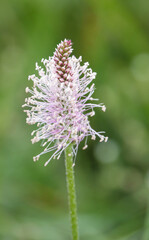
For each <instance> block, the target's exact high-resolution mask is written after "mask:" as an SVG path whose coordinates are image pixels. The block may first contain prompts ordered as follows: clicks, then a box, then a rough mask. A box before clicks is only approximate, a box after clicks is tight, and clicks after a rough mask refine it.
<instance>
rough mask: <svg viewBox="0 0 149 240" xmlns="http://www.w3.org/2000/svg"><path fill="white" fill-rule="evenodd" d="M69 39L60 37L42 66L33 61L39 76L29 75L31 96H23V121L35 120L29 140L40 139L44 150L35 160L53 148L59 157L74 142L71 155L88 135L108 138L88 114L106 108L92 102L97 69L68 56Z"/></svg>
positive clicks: (70, 44)
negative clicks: (58, 42) (24, 115)
mask: <svg viewBox="0 0 149 240" xmlns="http://www.w3.org/2000/svg"><path fill="white" fill-rule="evenodd" d="M72 50H73V49H72V43H71V40H66V39H65V40H64V41H61V43H60V44H58V45H57V48H56V49H55V52H54V55H53V57H49V59H48V60H47V59H42V60H41V62H42V63H43V65H44V68H42V67H40V66H38V64H37V63H36V70H37V71H38V74H39V76H38V77H37V76H35V74H33V75H30V76H29V77H28V79H29V80H30V79H31V80H32V81H33V87H32V89H29V88H28V87H27V88H26V92H27V93H28V92H29V93H30V94H31V96H30V97H28V98H26V99H25V102H26V103H25V104H24V105H23V107H27V108H28V109H27V110H24V111H25V112H26V113H27V119H26V122H27V123H28V124H37V127H38V128H37V130H35V131H33V132H32V133H31V135H34V137H33V139H32V140H31V141H32V143H35V142H38V141H40V140H42V146H44V147H45V148H44V150H43V152H41V153H39V154H38V155H37V156H36V157H34V158H33V159H34V161H36V160H38V159H39V157H40V156H41V155H42V154H44V153H47V152H51V151H54V153H53V155H52V156H51V157H50V158H49V159H48V161H47V162H46V163H45V166H46V165H47V164H48V163H49V161H50V160H51V159H52V158H57V159H59V158H60V156H61V154H62V152H63V151H64V150H65V149H66V148H67V147H68V145H70V144H71V143H73V153H72V154H73V155H76V153H77V149H78V145H79V143H80V142H81V141H82V140H83V139H85V145H84V147H83V149H86V148H87V138H88V136H91V139H92V140H95V138H96V136H97V137H99V138H100V142H102V141H107V137H104V136H103V133H104V132H96V131H95V130H93V129H92V128H91V126H90V121H89V117H92V116H94V115H95V112H94V108H95V107H100V108H101V109H102V110H103V111H105V110H106V107H105V105H103V104H96V103H91V102H90V101H97V100H98V99H94V98H92V94H93V93H94V89H95V87H94V83H93V84H92V85H90V83H91V82H92V81H93V79H95V77H96V73H95V72H92V69H91V68H88V66H89V64H88V62H86V63H85V64H84V65H82V66H81V61H82V57H79V58H78V59H77V58H76V57H75V56H70V54H71V53H72Z"/></svg>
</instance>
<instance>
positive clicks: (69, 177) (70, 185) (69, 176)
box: [65, 144, 79, 240]
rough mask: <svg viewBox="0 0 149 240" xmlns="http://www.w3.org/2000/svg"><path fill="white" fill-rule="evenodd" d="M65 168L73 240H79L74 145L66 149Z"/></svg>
mask: <svg viewBox="0 0 149 240" xmlns="http://www.w3.org/2000/svg"><path fill="white" fill-rule="evenodd" d="M65 168H66V182H67V191H68V203H69V214H70V221H71V230H72V240H78V239H79V234H78V219H77V203H76V192H75V179H74V170H73V160H72V144H70V145H69V146H68V147H67V148H66V149H65Z"/></svg>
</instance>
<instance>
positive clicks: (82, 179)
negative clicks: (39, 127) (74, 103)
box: [0, 0, 149, 240]
mask: <svg viewBox="0 0 149 240" xmlns="http://www.w3.org/2000/svg"><path fill="white" fill-rule="evenodd" d="M64 38H68V39H71V40H72V42H73V48H74V52H73V54H74V55H76V57H79V56H80V55H81V56H83V62H85V61H89V63H90V66H91V68H92V69H93V71H95V72H97V73H98V74H97V78H96V80H95V84H96V91H95V94H94V96H95V97H98V98H99V99H100V101H101V102H104V103H105V105H106V106H107V111H106V113H103V112H102V111H100V110H98V109H97V110H96V115H95V117H94V118H92V119H91V124H92V127H93V128H94V129H96V130H97V131H100V130H105V131H106V135H108V136H109V141H108V143H99V142H98V141H89V148H88V149H87V150H86V151H82V146H83V145H82V144H81V145H80V147H79V152H78V155H77V161H76V166H75V175H76V186H77V200H78V212H79V226H80V240H90V239H93V240H148V239H149V235H148V233H147V231H148V227H149V221H148V219H149V217H148V214H147V212H148V205H149V199H148V198H149V189H148V168H149V134H148V132H149V125H148V119H149V118H148V116H149V1H148V0H125V1H124V0H80V1H79V0H71V1H68V0H53V1H52V0H42V1H41V0H36V1H35V0H1V1H0V239H2V240H41V239H42V240H67V239H68V240H69V239H70V234H71V233H70V226H69V217H68V207H67V193H66V184H65V169H64V157H63V156H62V157H61V159H60V160H52V161H51V162H50V164H49V165H48V166H47V167H44V166H43V165H44V163H45V161H46V160H47V158H48V156H47V155H46V156H43V157H42V158H41V159H40V160H39V161H38V162H36V163H34V162H33V161H32V157H33V156H35V155H37V154H38V153H39V152H40V151H41V147H40V144H38V143H36V144H35V145H32V144H31V142H30V138H31V137H30V133H31V131H32V130H33V129H34V126H28V125H26V123H25V118H26V115H25V113H23V111H22V108H21V105H22V104H24V98H25V97H26V94H25V87H26V86H28V85H29V82H28V80H27V77H28V75H30V74H33V73H34V72H35V70H34V69H35V62H36V61H38V62H40V60H41V58H42V57H44V58H48V56H49V55H50V56H51V55H52V54H53V51H54V49H55V47H56V45H57V44H58V43H59V42H60V41H61V40H63V39H64ZM145 232H146V233H145ZM146 234H147V235H146ZM145 235H146V237H145Z"/></svg>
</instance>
